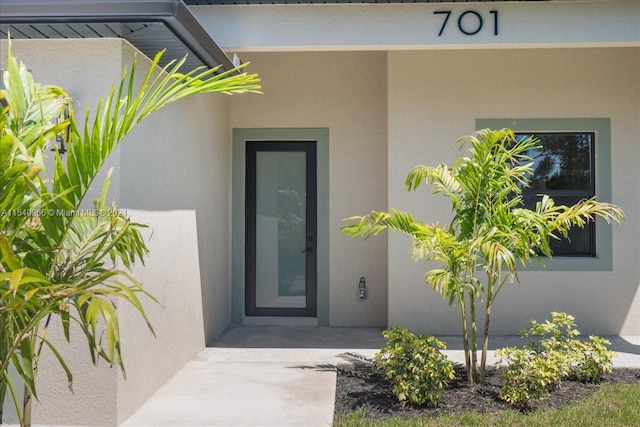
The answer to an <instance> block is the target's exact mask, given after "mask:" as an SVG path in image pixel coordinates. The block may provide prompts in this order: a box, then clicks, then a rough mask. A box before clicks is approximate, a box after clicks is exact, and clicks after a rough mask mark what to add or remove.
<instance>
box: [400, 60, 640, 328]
mask: <svg viewBox="0 0 640 427" xmlns="http://www.w3.org/2000/svg"><path fill="white" fill-rule="evenodd" d="M388 63H389V80H388V81H389V83H388V86H389V142H388V144H389V179H388V185H389V206H390V207H394V208H398V209H401V210H409V211H412V212H414V213H415V214H417V216H418V217H421V218H423V219H424V220H425V221H427V222H432V221H436V220H440V221H441V222H443V223H446V221H447V219H448V218H449V206H448V205H447V204H446V203H444V202H443V200H444V198H442V196H434V195H431V194H430V192H429V191H428V190H422V191H420V192H419V193H418V194H413V193H406V192H405V191H403V189H402V183H403V180H404V178H405V177H406V174H407V173H408V171H409V170H410V168H411V167H412V166H414V165H415V164H417V163H424V164H428V165H437V164H438V163H440V162H447V163H448V162H451V161H453V160H454V159H455V158H456V157H457V156H458V152H457V151H456V147H455V145H454V142H455V141H456V139H457V138H458V137H460V136H462V135H465V134H469V133H472V132H473V131H474V130H475V120H476V119H477V118H501V117H520V118H563V117H564V118H573V117H577V118H589V117H605V118H611V152H612V188H613V200H612V201H613V203H616V204H619V205H620V206H621V207H622V208H623V209H624V211H625V212H626V214H627V220H626V223H624V224H623V225H622V226H620V227H614V228H613V271H602V272H586V271H585V272H575V271H574V272H550V271H541V272H522V273H521V274H520V279H521V285H517V284H516V285H509V286H506V287H505V288H504V290H503V293H502V294H501V295H500V296H499V298H498V301H497V303H496V306H495V307H494V311H493V317H492V321H493V324H492V325H493V326H492V327H493V333H495V334H514V333H516V332H517V329H518V328H519V327H521V326H524V325H525V324H526V322H527V321H528V320H529V319H533V318H537V319H543V318H545V317H547V316H548V314H549V312H550V311H552V310H556V311H566V312H569V313H571V314H573V315H575V316H576V318H577V322H578V326H579V327H580V329H581V330H582V331H583V332H592V333H598V334H638V333H640V297H639V296H638V293H639V291H638V289H639V283H640V266H639V263H638V253H640V241H639V240H640V239H639V237H638V236H639V234H640V225H639V224H640V199H639V193H638V182H640V172H639V169H638V158H639V157H640V144H639V142H638V141H639V139H640V125H639V123H638V117H640V50H639V49H637V48H603V49H588V48H584V49H535V50H533V49H520V50H479V51H424V52H415V51H414V52H390V53H389V59H388ZM425 271H426V269H425V267H424V266H423V265H422V264H420V263H415V262H412V261H409V260H408V242H407V241H406V239H404V238H402V237H400V236H397V235H393V236H392V237H390V238H389V325H390V326H394V325H403V326H408V327H411V328H413V329H415V330H418V331H422V332H428V333H433V334H459V333H460V332H459V321H458V315H459V311H458V308H457V307H452V308H448V307H447V304H446V302H445V301H443V300H442V299H441V298H440V296H439V295H438V294H437V293H436V292H434V291H432V290H431V289H430V288H429V287H428V286H427V285H425V284H424V282H423V273H424V272H425ZM634 298H635V299H634Z"/></svg>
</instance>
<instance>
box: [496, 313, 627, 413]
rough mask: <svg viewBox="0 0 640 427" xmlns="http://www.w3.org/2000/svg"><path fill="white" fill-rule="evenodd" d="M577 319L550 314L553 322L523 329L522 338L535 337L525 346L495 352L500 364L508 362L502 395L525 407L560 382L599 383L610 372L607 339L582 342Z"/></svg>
mask: <svg viewBox="0 0 640 427" xmlns="http://www.w3.org/2000/svg"><path fill="white" fill-rule="evenodd" d="M574 320H575V318H574V317H573V316H571V315H569V314H566V313H558V312H552V313H551V321H549V320H547V321H545V322H544V323H538V322H537V321H535V320H532V321H531V322H530V326H529V328H528V329H524V328H523V329H522V330H521V331H520V335H521V337H522V338H525V337H534V338H535V341H533V342H531V343H529V344H527V345H526V346H525V348H523V349H518V348H514V347H507V348H504V349H500V350H498V351H497V352H496V354H497V355H498V357H499V359H500V364H502V363H504V362H506V364H507V368H506V370H505V375H504V385H503V387H502V390H501V392H500V395H499V397H500V398H501V399H502V400H504V401H506V402H509V403H511V404H512V405H514V406H524V405H526V403H527V402H528V401H529V400H530V399H535V398H538V397H540V396H542V395H544V394H546V393H547V392H548V391H549V390H551V389H553V388H554V387H555V386H557V385H558V384H560V382H561V381H562V380H566V379H570V378H573V379H576V380H578V381H580V382H585V383H594V384H597V383H600V382H601V381H602V378H603V376H604V373H606V372H611V368H612V366H613V363H612V359H613V356H614V355H615V353H614V352H613V351H610V350H608V349H607V345H609V344H611V343H610V342H609V341H607V340H606V339H604V338H600V337H597V336H589V341H580V340H579V339H577V337H578V336H579V335H580V332H579V331H578V330H577V329H576V328H575V326H576V324H575V322H574Z"/></svg>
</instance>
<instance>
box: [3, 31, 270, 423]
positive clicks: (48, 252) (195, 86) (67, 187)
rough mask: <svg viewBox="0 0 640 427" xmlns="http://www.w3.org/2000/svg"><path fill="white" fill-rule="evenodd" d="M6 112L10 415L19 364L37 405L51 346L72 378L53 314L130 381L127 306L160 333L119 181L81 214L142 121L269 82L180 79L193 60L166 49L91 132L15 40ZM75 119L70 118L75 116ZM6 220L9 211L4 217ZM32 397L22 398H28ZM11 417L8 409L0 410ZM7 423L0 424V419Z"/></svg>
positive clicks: (208, 75)
mask: <svg viewBox="0 0 640 427" xmlns="http://www.w3.org/2000/svg"><path fill="white" fill-rule="evenodd" d="M7 53H8V58H7V68H6V71H5V73H4V74H3V81H4V89H3V90H2V91H0V96H1V97H2V99H3V100H4V101H6V105H7V107H6V108H3V111H2V114H0V125H1V133H0V211H2V212H3V215H1V216H0V330H2V334H0V367H1V368H2V376H1V377H0V407H1V405H2V403H3V402H2V400H3V399H4V398H5V396H9V397H10V398H12V397H11V396H13V397H15V398H13V400H14V404H15V405H16V409H17V410H18V413H19V414H20V423H21V424H25V423H28V422H29V420H28V414H27V416H26V417H23V416H22V415H23V414H22V413H21V410H20V408H19V407H18V399H17V395H18V394H16V393H14V392H15V388H14V385H13V384H12V383H11V381H10V377H9V376H8V375H7V372H8V369H9V366H10V364H13V365H14V367H15V369H16V370H17V372H18V374H19V375H20V377H21V378H22V379H23V382H24V385H25V388H26V390H27V392H28V393H30V394H31V395H33V396H34V397H36V398H37V394H36V392H37V391H36V381H35V378H36V375H37V366H38V360H39V357H40V353H41V351H42V350H43V349H45V348H47V349H49V350H50V351H51V352H52V353H53V355H54V357H55V358H56V359H57V360H58V362H59V364H60V366H61V367H62V368H63V370H64V371H65V373H66V375H67V379H68V381H69V385H70V386H71V384H72V375H71V371H70V370H69V367H68V366H67V365H66V362H65V360H64V358H63V357H62V356H61V354H60V353H59V352H58V350H57V349H56V348H55V346H53V344H52V343H51V342H50V341H49V340H48V339H47V327H48V325H49V323H50V321H51V320H52V319H54V318H57V319H59V320H60V321H61V322H62V326H63V330H64V333H65V336H66V338H67V340H69V328H70V324H71V323H76V324H77V325H78V326H79V327H80V329H81V330H82V332H83V333H84V336H85V338H86V340H87V344H88V347H89V353H90V356H91V360H92V361H93V362H94V363H97V362H98V360H99V359H104V360H105V361H107V362H108V363H109V364H111V365H115V366H118V367H119V368H120V369H121V371H122V373H123V374H125V371H124V366H123V361H122V354H121V347H120V324H119V321H118V316H117V311H116V306H117V303H118V302H124V303H127V304H130V305H132V306H133V307H135V308H136V309H137V311H139V312H140V314H141V315H142V317H143V318H144V320H145V321H146V323H147V325H148V326H149V328H150V330H151V331H153V329H152V328H151V324H150V323H149V320H148V319H147V317H146V314H145V310H144V307H143V304H142V302H141V300H140V297H142V296H144V297H146V298H148V299H150V300H151V301H155V300H154V298H153V297H152V296H151V295H149V294H148V293H147V292H146V291H145V290H144V288H143V287H142V284H141V283H140V282H139V281H138V280H137V279H136V278H135V277H133V276H132V275H131V274H130V273H129V270H130V269H131V268H132V267H133V265H134V263H136V262H142V261H143V259H144V256H145V255H146V253H147V247H146V244H145V242H144V239H143V236H142V233H141V230H142V228H143V227H144V225H142V224H137V223H134V222H132V221H131V219H130V218H128V217H127V216H126V215H124V214H123V213H121V212H120V211H118V209H117V207H116V206H108V205H107V204H106V199H107V191H108V188H109V176H107V179H106V180H105V182H104V185H103V190H102V193H101V195H100V197H98V198H97V200H95V201H94V210H93V211H86V210H82V211H81V210H80V207H81V206H84V205H82V203H83V201H84V199H85V197H86V195H87V192H88V190H89V188H90V186H91V185H92V184H93V183H94V180H95V178H96V175H97V173H98V171H99V170H100V169H101V168H102V167H103V165H104V163H105V161H106V160H107V158H108V157H109V155H110V154H111V152H112V151H113V150H114V149H115V148H116V147H117V145H118V144H119V143H120V142H121V141H122V140H123V138H124V137H125V136H126V135H127V134H128V132H130V131H131V130H132V129H133V128H134V127H135V126H136V125H137V124H138V123H140V122H141V121H143V120H144V119H145V118H147V117H149V116H150V115H151V114H153V113H154V112H156V111H158V110H159V109H161V108H163V107H164V106H166V105H169V104H171V103H173V102H176V101H178V100H181V99H184V98H187V97H190V96H194V95H196V94H201V93H211V92H219V93H225V94H231V93H242V92H259V90H260V86H259V79H258V78H257V76H256V75H255V74H247V73H246V72H243V71H242V70H241V69H242V68H243V67H246V64H245V65H243V66H241V67H239V68H237V69H234V70H229V71H226V72H222V73H218V72H219V69H210V70H206V69H204V68H199V69H195V70H191V71H188V72H186V73H183V72H181V68H182V66H183V65H184V62H185V59H182V60H179V61H173V62H171V63H169V64H168V65H167V66H166V67H164V68H162V69H160V68H159V67H158V63H159V60H160V58H161V56H162V52H161V53H159V54H158V55H157V56H156V57H155V58H154V60H153V62H152V64H151V67H150V69H149V71H148V72H147V73H146V75H145V77H144V79H143V81H142V83H140V84H138V83H137V81H138V79H137V78H136V77H135V76H136V64H135V61H134V64H133V66H132V69H131V73H130V74H127V72H126V71H125V72H124V73H123V76H122V79H121V81H120V83H119V84H118V85H117V86H114V87H113V88H112V89H111V91H110V93H109V95H108V96H107V97H106V98H105V99H104V100H100V101H99V102H98V104H97V106H96V108H95V109H94V110H93V111H91V110H89V109H87V111H86V116H85V121H84V124H83V126H81V124H79V123H77V122H76V117H75V114H74V111H73V108H72V106H71V103H70V100H69V97H68V96H67V94H66V92H65V91H64V90H62V89H61V88H58V87H54V86H45V85H39V84H37V83H35V82H34V81H33V78H32V76H31V73H30V72H29V71H28V70H27V68H26V67H25V66H24V65H23V64H19V63H18V61H17V60H16V59H15V58H13V56H12V54H11V43H10V42H9V48H8V51H7ZM65 113H67V114H65ZM55 137H62V138H64V139H65V142H66V143H67V144H68V152H67V155H66V156H65V158H66V161H63V159H62V157H61V156H60V155H59V153H58V152H57V151H56V153H55V162H54V164H55V166H54V170H53V171H52V175H53V179H52V180H51V181H49V180H47V179H46V178H44V177H42V176H41V174H42V175H44V174H43V171H44V158H45V156H46V151H47V150H46V147H47V144H48V141H50V140H52V139H54V138H55ZM5 213H6V214H5ZM19 394H21V393H19ZM0 413H1V411H0ZM0 421H1V420H0Z"/></svg>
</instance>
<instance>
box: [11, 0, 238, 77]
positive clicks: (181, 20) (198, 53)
mask: <svg viewBox="0 0 640 427" xmlns="http://www.w3.org/2000/svg"><path fill="white" fill-rule="evenodd" d="M0 33H1V34H2V36H3V37H5V38H6V37H7V34H8V33H10V34H11V38H12V39H49V38H70V39H73V38H113V37H121V38H124V39H126V40H128V41H129V42H130V43H131V44H132V45H134V46H135V47H136V48H138V49H139V50H140V51H141V52H143V53H144V54H145V55H146V56H148V57H149V58H153V57H154V56H155V54H156V53H158V52H159V51H160V50H162V49H166V53H165V54H164V56H163V58H162V61H161V63H160V65H161V66H164V65H166V63H168V62H169V61H171V60H173V59H180V58H182V57H183V56H185V55H188V57H187V62H186V63H185V65H184V67H185V68H186V69H193V68H195V67H198V66H202V65H204V66H205V67H208V68H213V67H216V66H218V65H221V68H222V69H223V70H229V69H231V68H233V67H234V65H233V63H232V61H231V60H230V59H229V58H228V57H227V55H226V54H225V53H224V52H223V51H222V49H220V47H219V46H218V45H217V44H216V43H215V41H214V40H213V39H212V38H211V36H210V35H209V34H208V33H207V31H206V30H205V29H204V28H203V27H202V26H201V25H200V23H199V22H198V20H197V19H196V18H195V17H194V16H193V14H192V13H191V11H190V10H189V8H188V6H187V5H186V4H185V3H184V2H183V1H182V0H2V2H1V3H0Z"/></svg>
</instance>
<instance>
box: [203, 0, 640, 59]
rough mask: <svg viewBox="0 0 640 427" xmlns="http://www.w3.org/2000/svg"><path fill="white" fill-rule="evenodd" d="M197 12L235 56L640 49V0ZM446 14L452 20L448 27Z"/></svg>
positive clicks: (316, 6) (280, 7)
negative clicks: (629, 47) (335, 52)
mask: <svg viewBox="0 0 640 427" xmlns="http://www.w3.org/2000/svg"><path fill="white" fill-rule="evenodd" d="M265 3H266V2H265ZM192 10H193V13H194V14H195V15H196V17H197V18H198V20H199V21H200V22H201V23H202V25H203V26H204V27H205V28H206V29H207V31H208V32H209V34H211V36H212V37H213V39H214V40H215V41H216V42H217V43H218V45H220V46H221V47H222V48H224V49H226V50H228V51H232V52H237V51H241V52H262V51H266V52H269V51H271V52H272V51H318V50H331V51H338V50H349V51H354V50H376V51H378V50H423V49H469V48H471V49H487V48H502V49H505V48H506V49H511V48H529V47H548V46H550V45H556V46H563V47H569V46H571V47H576V46H584V45H590V46H613V45H625V46H630V45H632V43H634V42H635V45H636V46H637V43H638V41H639V38H640V34H639V33H638V19H639V18H640V3H639V2H637V1H634V0H578V1H576V0H569V1H546V2H539V1H490V2H478V1H473V2H456V3H451V2H444V1H443V2H440V1H437V2H432V3H408V2H407V3H402V4H398V3H394V4H386V3H383V2H378V3H374V2H368V1H363V2H362V3H348V4H346V3H342V2H341V3H339V4H298V5H291V4H261V5H255V4H254V5H239V4H238V5H236V4H225V5H217V6H197V7H193V8H192ZM446 11H450V12H451V15H450V16H449V18H448V22H447V25H446V26H445V27H444V28H443V23H444V20H445V17H446V15H445V14H444V13H443V12H446ZM467 11H470V14H467V15H465V16H464V17H462V18H461V16H462V15H463V14H464V13H466V12H467ZM492 11H493V12H492ZM434 12H437V13H434ZM474 13H475V14H477V15H474ZM480 19H482V24H480ZM458 22H460V23H459V24H458ZM459 28H462V29H464V31H466V32H467V34H465V33H463V31H461V30H459ZM476 31H477V32H476ZM496 33H497V34H496Z"/></svg>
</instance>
